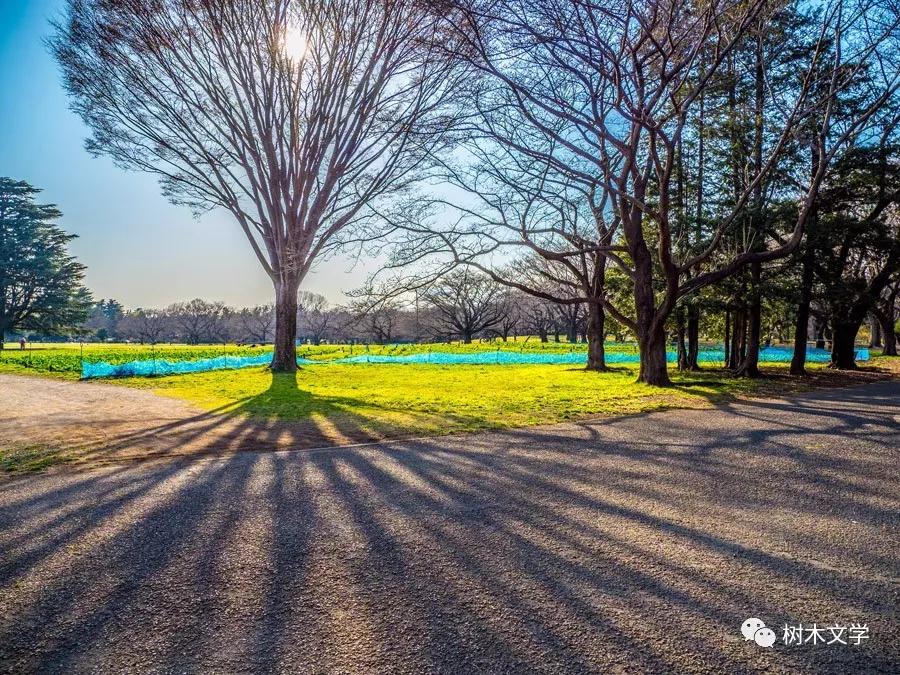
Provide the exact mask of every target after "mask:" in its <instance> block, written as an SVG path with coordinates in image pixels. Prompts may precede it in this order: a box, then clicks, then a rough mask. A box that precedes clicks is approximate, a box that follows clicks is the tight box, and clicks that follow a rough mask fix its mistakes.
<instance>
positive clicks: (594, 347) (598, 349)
mask: <svg viewBox="0 0 900 675" xmlns="http://www.w3.org/2000/svg"><path fill="white" fill-rule="evenodd" d="M605 324H606V313H605V312H604V311H603V307H602V306H601V305H600V304H595V303H593V302H591V303H588V316H587V340H588V357H587V366H585V368H586V369H587V370H596V371H602V370H606V352H605V350H604V347H603V337H604V335H603V334H604V333H605V332H606V326H605Z"/></svg>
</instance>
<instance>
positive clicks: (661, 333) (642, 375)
mask: <svg viewBox="0 0 900 675" xmlns="http://www.w3.org/2000/svg"><path fill="white" fill-rule="evenodd" d="M660 324H662V322H660ZM638 329H639V330H638V348H639V349H640V354H641V370H640V372H639V373H638V382H643V383H644V384H652V385H656V386H658V387H668V386H670V385H671V384H672V381H671V380H670V379H669V371H668V368H667V366H666V331H665V329H664V327H663V326H662V325H660V326H659V327H658V328H657V329H656V330H646V331H644V330H640V325H638Z"/></svg>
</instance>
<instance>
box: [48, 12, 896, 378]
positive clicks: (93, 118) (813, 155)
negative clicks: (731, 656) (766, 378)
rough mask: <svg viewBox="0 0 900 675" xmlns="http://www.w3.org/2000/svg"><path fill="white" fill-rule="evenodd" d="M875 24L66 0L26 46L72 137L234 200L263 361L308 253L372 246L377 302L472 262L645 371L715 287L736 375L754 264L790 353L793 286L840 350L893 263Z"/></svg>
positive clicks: (891, 188) (886, 21)
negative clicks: (256, 303)
mask: <svg viewBox="0 0 900 675" xmlns="http://www.w3.org/2000/svg"><path fill="white" fill-rule="evenodd" d="M898 26H900V12H898V6H897V0H823V1H822V2H816V3H808V2H803V1H802V0H790V1H785V0H716V1H715V2H712V3H698V2H696V0H623V1H622V2H616V3H609V2H594V1H593V0H550V1H548V0H490V1H488V0H443V1H442V2H421V0H391V2H383V1H380V0H346V1H344V2H340V3H331V2H317V1H312V0H229V1H228V2H224V1H218V0H210V1H207V2H194V1H193V0H191V1H188V0H164V1H162V2H156V3H141V2H126V1H118V0H112V1H111V0H102V1H101V0H69V3H68V14H67V16H66V19H65V21H63V22H61V23H60V24H59V25H58V27H57V34H56V37H55V38H54V40H53V43H52V44H53V49H54V51H55V54H56V56H57V58H58V60H59V62H60V64H61V66H62V69H63V75H64V80H65V83H66V86H67V87H68V90H69V92H70V94H71V95H72V100H73V105H74V108H75V110H76V111H77V112H78V113H79V114H80V115H81V116H82V117H83V119H84V120H85V122H86V123H87V125H88V126H89V127H90V129H91V130H92V136H91V138H90V139H89V141H88V147H89V149H90V150H92V151H93V152H96V153H104V154H108V155H110V156H111V157H112V158H113V159H114V160H115V161H117V162H118V163H120V164H122V165H124V166H127V167H132V168H136V169H139V170H143V171H149V172H152V173H155V174H157V175H158V176H159V177H160V179H161V182H162V184H163V189H164V191H165V193H166V194H167V195H169V196H170V197H171V198H172V199H173V200H174V201H176V202H178V203H184V204H188V205H190V206H192V207H194V208H195V209H197V210H204V209H209V208H223V209H226V210H228V211H230V212H231V213H232V214H233V215H234V217H235V219H236V221H237V223H238V224H239V226H240V227H241V228H242V229H243V231H244V232H245V233H246V235H247V237H248V241H249V242H250V245H251V247H252V249H253V251H254V252H255V254H256V255H257V257H258V258H259V261H260V264H261V265H262V266H263V268H264V269H265V271H266V272H267V273H268V274H269V276H270V277H271V278H272V282H273V286H274V290H275V306H276V331H275V332H276V338H275V356H274V358H273V362H272V367H273V368H274V369H276V370H293V369H295V368H296V363H295V350H294V341H293V336H294V335H295V333H296V317H297V291H298V288H299V285H300V283H301V282H302V280H303V278H304V277H305V275H306V274H307V273H308V271H309V269H310V267H311V265H312V264H313V262H314V261H316V260H317V259H320V258H322V257H323V256H327V255H328V254H329V253H330V252H332V251H334V250H337V249H338V248H340V247H347V246H350V245H359V244H361V243H363V242H367V241H377V242H378V245H386V244H387V245H391V246H392V247H393V250H394V252H395V254H394V258H393V260H392V265H391V269H394V270H403V271H404V273H403V279H401V280H397V279H394V280H391V281H390V283H387V284H386V285H385V286H386V287H393V288H388V290H387V291H386V292H385V295H391V294H395V293H397V292H399V291H407V292H414V293H415V292H420V291H421V292H423V293H424V292H427V291H426V289H427V288H432V287H434V285H435V283H439V282H436V281H435V279H436V278H438V277H439V276H441V275H444V274H446V273H447V272H448V271H449V270H451V269H455V268H458V267H460V266H462V267H465V268H468V269H475V270H479V271H481V272H482V273H484V274H486V275H487V276H488V277H490V278H491V279H493V280H494V281H495V282H497V283H499V284H502V285H504V286H506V287H509V288H512V289H516V290H519V291H521V292H524V293H527V294H529V295H532V296H534V297H538V298H542V299H545V300H549V301H553V302H556V303H559V304H564V305H566V304H567V305H582V306H585V307H587V316H588V318H587V331H588V333H589V336H590V338H589V343H590V367H592V368H595V369H598V370H602V369H603V368H604V367H605V360H604V354H603V351H602V350H603V347H602V336H603V335H604V333H605V328H604V325H605V322H606V321H607V320H609V319H612V320H615V321H616V322H617V323H619V324H620V325H621V326H623V327H625V328H626V329H627V330H628V331H630V332H631V333H633V334H634V335H635V336H636V338H637V341H638V344H639V347H640V355H641V369H640V375H639V379H640V380H641V381H644V382H648V383H651V384H660V385H664V384H668V382H669V378H668V374H667V370H666V353H665V352H666V342H667V335H668V333H669V331H670V329H671V328H672V325H673V324H675V325H676V326H677V332H678V334H679V336H680V340H681V341H682V342H684V343H685V346H684V349H683V351H684V355H685V358H684V361H685V365H686V366H688V367H691V366H694V367H695V366H696V363H692V357H691V355H692V354H694V355H695V354H696V347H697V344H698V340H699V326H700V323H701V321H702V318H701V314H702V313H703V312H709V311H710V310H713V309H717V305H724V307H722V306H718V309H724V312H725V317H726V321H725V332H726V334H727V337H728V343H729V346H730V348H731V350H730V354H731V356H732V357H733V360H734V363H733V364H732V365H733V366H734V368H735V370H736V371H737V372H740V373H743V374H746V375H755V374H757V372H758V368H757V362H758V353H759V348H760V339H761V335H762V330H763V306H764V304H765V300H766V297H767V296H766V288H765V285H766V281H767V279H771V278H773V277H774V276H775V275H779V278H782V275H790V276H792V277H795V278H796V280H797V288H798V289H799V291H800V293H799V298H797V301H796V307H795V309H796V311H795V312H793V314H794V315H795V319H796V331H795V332H796V340H797V346H798V347H799V346H801V345H802V344H805V339H806V333H807V326H808V318H809V314H810V313H811V312H812V311H813V307H814V300H815V295H816V293H817V285H818V286H820V287H822V288H823V289H824V290H823V292H821V293H820V294H819V298H820V304H821V305H823V306H825V308H826V311H827V312H828V315H829V323H830V325H831V330H832V333H833V342H834V352H833V354H834V361H835V364H836V365H837V366H839V367H852V365H853V349H852V347H853V341H854V338H855V336H856V334H857V332H858V329H859V326H860V324H861V322H862V321H863V320H864V318H865V316H866V315H867V314H870V313H871V312H873V311H874V307H875V305H876V304H878V299H879V298H881V297H882V293H883V291H884V290H885V289H886V288H887V287H888V286H889V285H890V283H891V281H892V279H894V278H895V274H896V270H897V266H898V264H897V263H898V255H900V254H898V252H897V245H896V242H897V221H898V217H897V201H898V190H897V184H896V179H897V176H896V172H895V169H896V161H895V157H896V154H895V151H896V147H897V130H898V109H900V106H898V100H897V92H898V85H900V67H898V54H900V49H898V43H900V30H898ZM296 44H303V45H304V48H303V49H302V50H294V49H290V48H289V47H290V45H296ZM873 245H874V249H873ZM873 251H874V253H873ZM523 252H526V253H527V256H525V258H526V260H527V264H525V263H522V262H521V260H520V259H521V258H522V257H523V255H522V253H523ZM533 260H539V261H540V262H539V264H536V265H532V263H533ZM511 262H512V263H513V264H510V263H511ZM534 267H536V268H537V273H536V274H535V273H534V272H535V270H534V269H533V268H534ZM409 270H413V271H412V272H410V271H409ZM834 288H838V289H839V290H840V293H837V294H833V293H832V292H831V290H832V289H834ZM804 356H805V350H803V349H797V350H796V361H795V363H794V364H793V366H794V370H795V372H802V370H803V359H804Z"/></svg>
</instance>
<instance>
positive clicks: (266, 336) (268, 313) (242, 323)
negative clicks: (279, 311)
mask: <svg viewBox="0 0 900 675" xmlns="http://www.w3.org/2000/svg"><path fill="white" fill-rule="evenodd" d="M235 318H236V320H237V323H238V326H239V327H240V330H241V332H243V334H244V337H245V338H247V339H249V340H251V341H253V342H269V341H270V340H271V339H272V337H273V335H274V328H275V307H274V306H273V305H256V306H255V307H245V308H243V309H242V310H240V311H239V312H238V313H237V314H236V316H235Z"/></svg>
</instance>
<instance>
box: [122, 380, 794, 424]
mask: <svg viewBox="0 0 900 675" xmlns="http://www.w3.org/2000/svg"><path fill="white" fill-rule="evenodd" d="M635 378H636V370H634V369H633V368H617V369H614V370H612V371H610V372H606V373H594V372H588V371H585V370H583V369H580V368H573V367H572V366H566V365H497V366H494V365H491V366H472V365H450V366H441V365H427V364H415V365H381V364H371V365H370V364H355V365H330V366H316V367H307V368H301V369H300V371H299V372H298V373H297V375H296V376H294V375H272V373H270V372H269V371H268V370H266V369H265V368H246V369H242V370H235V371H216V372H207V373H196V374H190V375H180V376H171V377H163V378H157V379H146V378H133V379H124V380H118V381H117V382H118V383H119V384H123V385H126V386H133V387H141V388H149V389H152V390H154V391H155V392H156V393H158V394H161V395H164V396H172V397H176V398H179V399H183V400H186V401H189V402H191V403H194V404H196V405H198V406H200V407H202V408H204V409H206V410H210V411H216V412H220V413H235V414H243V415H250V416H253V417H264V418H269V419H279V420H304V419H313V420H323V419H333V420H337V421H339V422H341V423H343V424H346V423H347V422H348V420H352V423H353V424H357V425H366V426H367V427H370V428H372V429H374V430H378V431H382V432H392V433H395V432H396V431H397V430H398V429H402V430H403V431H405V432H407V433H409V434H417V433H423V434H424V433H449V432H454V431H465V430H475V429H485V428H500V427H514V426H523V425H532V424H544V423H553V422H559V421H564V420H571V419H577V418H585V417H590V416H594V415H622V414H629V413H636V412H643V411H648V410H658V409H662V408H668V407H700V406H706V405H709V404H710V403H711V402H715V401H717V400H721V399H722V398H724V397H730V396H732V395H735V394H740V393H752V392H754V391H756V390H758V389H759V388H760V387H761V386H766V385H763V384H761V383H759V382H754V381H748V380H743V379H738V378H733V377H730V376H728V375H726V374H723V373H722V372H706V373H691V374H687V375H680V374H677V373H673V379H674V381H675V386H674V387H672V388H667V389H661V388H658V387H651V386H647V385H643V384H638V383H636V382H635ZM769 386H771V383H769ZM784 388H785V385H784V383H782V384H780V385H779V389H780V390H783V389H784Z"/></svg>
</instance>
